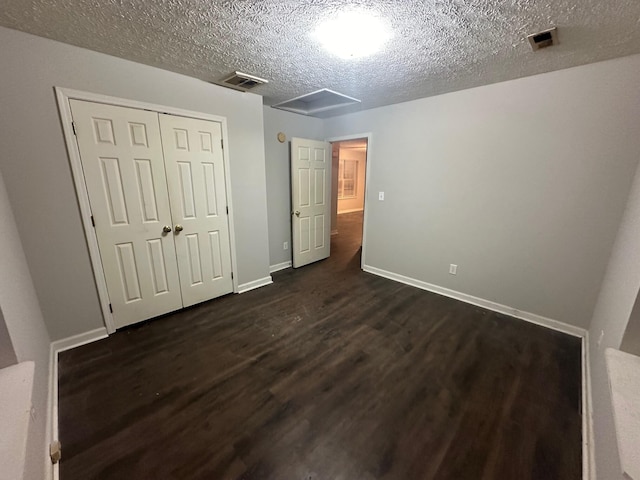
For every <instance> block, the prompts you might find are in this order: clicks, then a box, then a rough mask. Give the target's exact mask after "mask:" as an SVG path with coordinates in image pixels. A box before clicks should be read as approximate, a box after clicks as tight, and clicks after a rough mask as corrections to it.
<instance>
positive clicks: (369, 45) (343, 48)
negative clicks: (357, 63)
mask: <svg viewBox="0 0 640 480" xmlns="http://www.w3.org/2000/svg"><path fill="white" fill-rule="evenodd" d="M315 36H316V38H317V39H318V40H319V41H320V43H322V45H323V46H324V48H325V49H326V50H328V51H329V52H331V53H333V54H334V55H337V56H338V57H340V58H344V59H351V58H362V57H368V56H369V55H373V54H374V53H376V52H377V51H379V50H381V49H382V47H383V45H384V44H385V43H386V42H387V40H389V39H390V38H391V33H390V31H389V29H388V28H387V26H386V25H385V23H384V22H383V21H382V20H381V19H380V18H379V17H378V16H376V15H374V14H372V13H369V12H362V11H350V12H343V13H341V14H339V15H338V16H337V17H335V18H332V19H329V20H326V21H325V22H322V23H321V24H320V25H318V27H317V28H316V31H315Z"/></svg>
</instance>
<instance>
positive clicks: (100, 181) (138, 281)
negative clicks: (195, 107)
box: [69, 99, 233, 328]
mask: <svg viewBox="0 0 640 480" xmlns="http://www.w3.org/2000/svg"><path fill="white" fill-rule="evenodd" d="M69 103H70V107H71V113H72V117H73V124H74V129H75V134H76V139H77V143H78V150H79V153H80V158H81V163H82V170H83V175H84V178H85V184H86V188H87V194H88V197H89V203H90V205H91V214H92V221H93V225H94V228H95V232H96V237H97V240H98V247H99V250H100V259H101V263H102V266H103V270H104V276H105V281H106V285H107V290H108V294H109V301H110V303H111V310H112V314H113V319H114V323H115V326H116V327H117V328H119V327H123V326H125V325H129V324H132V323H136V322H139V321H142V320H146V319H149V318H153V317H156V316H159V315H162V314H165V313H168V312H171V311H174V310H178V309H180V308H182V307H187V306H190V305H193V304H196V303H199V302H203V301H205V300H210V299H212V298H215V297H218V296H221V295H224V294H226V293H230V292H231V291H232V290H233V282H232V273H231V245H230V236H229V218H228V208H227V196H226V188H225V185H226V181H225V169H224V159H223V145H222V126H221V124H220V123H219V122H215V121H208V120H200V119H195V118H188V117H181V116H177V115H168V114H164V113H158V112H153V111H148V110H139V109H135V108H128V107H119V106H113V105H107V104H101V103H94V102H89V101H84V100H75V99H70V100H69Z"/></svg>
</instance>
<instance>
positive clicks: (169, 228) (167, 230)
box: [162, 225, 171, 233]
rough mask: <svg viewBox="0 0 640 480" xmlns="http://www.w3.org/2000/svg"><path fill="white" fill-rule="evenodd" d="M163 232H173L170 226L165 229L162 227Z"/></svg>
mask: <svg viewBox="0 0 640 480" xmlns="http://www.w3.org/2000/svg"><path fill="white" fill-rule="evenodd" d="M162 231H163V232H164V233H169V232H170V231H171V227H170V226H169V225H165V226H164V227H162Z"/></svg>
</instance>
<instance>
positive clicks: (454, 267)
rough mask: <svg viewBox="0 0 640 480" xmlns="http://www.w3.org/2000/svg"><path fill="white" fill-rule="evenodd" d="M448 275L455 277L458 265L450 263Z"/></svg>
mask: <svg viewBox="0 0 640 480" xmlns="http://www.w3.org/2000/svg"><path fill="white" fill-rule="evenodd" d="M449 273H450V274H451V275H456V274H457V273H458V265H456V264H454V263H452V264H451V265H449Z"/></svg>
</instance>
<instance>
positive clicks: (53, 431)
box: [45, 329, 106, 480]
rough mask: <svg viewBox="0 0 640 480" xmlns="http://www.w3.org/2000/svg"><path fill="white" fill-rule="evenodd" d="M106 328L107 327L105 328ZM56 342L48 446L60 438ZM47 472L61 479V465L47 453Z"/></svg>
mask: <svg viewBox="0 0 640 480" xmlns="http://www.w3.org/2000/svg"><path fill="white" fill-rule="evenodd" d="M105 330H106V329H105ZM54 343H55V342H52V343H51V345H50V346H49V399H48V401H47V407H48V412H47V416H48V419H47V447H48V446H49V445H51V444H52V443H53V442H54V441H55V440H58V439H59V438H60V436H59V434H58V352H57V351H56V350H55V347H54ZM45 464H46V465H47V473H49V472H51V477H52V478H53V480H59V479H60V465H59V464H52V463H51V460H50V459H49V456H48V455H45Z"/></svg>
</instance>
